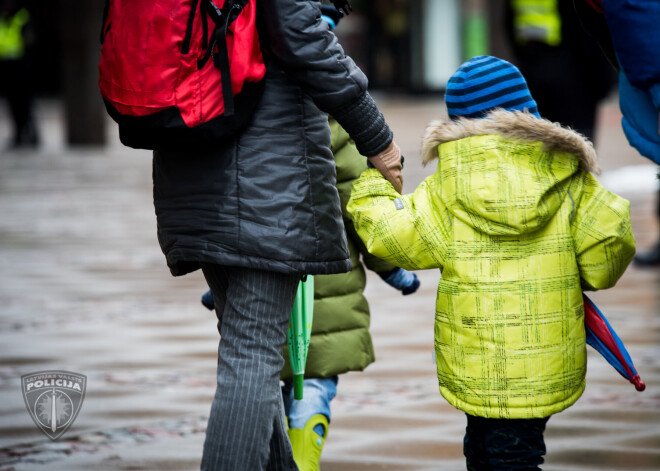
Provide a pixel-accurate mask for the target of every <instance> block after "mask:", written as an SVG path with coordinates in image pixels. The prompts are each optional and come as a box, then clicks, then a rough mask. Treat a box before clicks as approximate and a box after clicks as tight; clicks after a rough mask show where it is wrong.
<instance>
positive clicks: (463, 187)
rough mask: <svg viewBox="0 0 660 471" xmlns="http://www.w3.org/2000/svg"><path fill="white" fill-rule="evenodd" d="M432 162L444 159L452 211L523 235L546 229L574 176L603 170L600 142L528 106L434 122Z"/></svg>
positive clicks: (497, 231) (441, 166) (427, 150)
mask: <svg viewBox="0 0 660 471" xmlns="http://www.w3.org/2000/svg"><path fill="white" fill-rule="evenodd" d="M422 152H423V160H424V163H425V164H427V163H428V162H430V161H431V160H433V159H435V158H436V157H438V158H439V161H438V171H437V176H438V177H439V178H440V181H441V185H440V195H435V196H436V197H439V198H441V199H442V202H443V203H444V205H445V206H446V207H447V208H448V210H449V211H450V213H451V214H452V215H453V216H455V217H457V218H458V219H460V220H462V221H463V222H465V223H467V224H469V225H470V226H472V227H474V228H475V229H476V230H478V231H480V232H484V233H487V234H493V235H517V234H523V233H528V232H531V231H535V230H537V229H539V228H540V227H543V226H544V225H545V224H546V223H547V221H548V220H549V219H550V218H551V217H552V216H553V215H554V214H555V213H556V212H557V210H558V209H559V207H560V206H561V204H562V203H563V201H564V200H565V199H566V198H572V196H571V195H570V194H569V192H568V184H569V182H570V177H571V176H572V175H574V174H575V173H576V172H578V171H579V170H583V171H587V172H593V173H597V172H599V169H598V164H597V159H596V152H595V150H594V147H593V145H592V144H591V142H589V141H588V140H587V139H586V138H585V137H583V136H582V135H580V134H579V133H577V132H575V131H573V130H571V129H569V128H565V127H562V126H560V125H559V124H556V123H553V122H551V121H548V120H545V119H539V118H536V117H535V116H533V115H531V114H529V113H525V112H520V111H513V112H511V111H504V110H495V111H493V112H491V113H490V114H488V115H487V116H486V117H484V118H481V119H465V118H461V119H458V120H456V121H452V122H448V121H434V122H432V123H430V124H429V126H428V127H427V129H426V131H425V133H424V138H423V143H422Z"/></svg>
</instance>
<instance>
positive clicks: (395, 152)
mask: <svg viewBox="0 0 660 471" xmlns="http://www.w3.org/2000/svg"><path fill="white" fill-rule="evenodd" d="M369 162H370V163H371V165H373V166H374V168H375V169H377V170H378V171H379V172H380V173H382V174H383V176H384V177H385V178H387V180H388V181H389V182H390V183H391V184H392V186H394V189H395V190H396V191H397V192H399V193H401V189H402V188H403V175H402V174H401V170H402V168H403V165H402V163H401V150H400V149H399V146H397V145H396V143H395V142H394V141H392V142H390V145H389V146H387V148H386V149H385V150H384V151H382V152H381V153H379V154H376V155H374V156H371V157H369Z"/></svg>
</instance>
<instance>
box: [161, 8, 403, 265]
mask: <svg viewBox="0 0 660 471" xmlns="http://www.w3.org/2000/svg"><path fill="white" fill-rule="evenodd" d="M257 5H258V12H259V15H260V18H261V26H262V28H261V37H262V41H263V43H262V49H263V50H264V55H265V59H266V78H265V84H264V91H263V95H262V97H261V100H260V102H259V105H258V106H257V109H256V111H255V113H254V115H253V117H252V120H251V122H250V124H249V125H248V127H247V128H246V129H245V130H244V131H243V132H242V133H241V134H240V135H237V136H236V137H235V138H234V139H233V140H232V141H231V142H229V143H227V144H225V145H223V146H219V147H218V148H217V149H213V150H212V151H195V150H190V151H187V152H185V153H180V152H178V153H177V152H172V151H168V150H165V149H163V150H159V151H155V152H154V159H153V181H154V205H155V209H156V216H157V221H158V240H159V242H160V245H161V248H162V250H163V252H164V253H165V255H166V257H167V264H168V266H169V267H170V270H171V272H172V274H173V275H175V276H178V275H184V274H186V273H189V272H191V271H194V270H196V269H198V268H199V263H200V262H210V263H217V264H222V265H229V266H244V267H251V268H257V269H264V270H270V271H276V272H281V273H307V274H326V273H340V272H346V271H348V270H349V269H350V268H351V262H350V259H349V253H348V250H347V247H346V236H345V231H344V226H343V222H342V214H341V209H340V204H339V196H338V194H337V189H336V187H335V166H334V162H333V156H332V153H331V152H330V131H329V128H328V119H327V116H326V114H325V113H330V114H332V115H333V116H334V117H335V119H337V121H338V122H339V123H340V124H341V125H342V126H343V127H344V128H345V129H346V130H347V131H348V132H349V134H350V135H351V137H352V138H353V139H354V140H355V142H356V144H357V146H358V149H359V150H360V151H361V153H362V154H363V155H367V156H371V155H375V154H377V153H378V152H380V151H381V150H383V149H385V148H386V147H387V145H388V144H389V143H390V142H391V140H392V133H391V131H390V129H389V128H388V126H387V124H386V123H385V121H384V119H383V116H382V114H381V113H380V111H378V109H377V107H376V105H375V103H374V101H373V99H372V98H371V97H370V95H369V94H368V93H367V79H366V77H365V76H364V74H363V73H362V72H361V71H360V69H358V67H357V66H356V65H355V64H354V63H353V61H352V60H351V59H350V58H349V57H347V56H345V55H344V52H343V50H342V48H341V46H340V45H339V44H338V42H337V39H336V37H335V36H334V34H333V33H332V32H331V31H329V30H328V27H327V25H326V23H325V22H324V21H323V20H322V19H321V18H320V4H319V3H318V2H312V1H307V0H258V1H257Z"/></svg>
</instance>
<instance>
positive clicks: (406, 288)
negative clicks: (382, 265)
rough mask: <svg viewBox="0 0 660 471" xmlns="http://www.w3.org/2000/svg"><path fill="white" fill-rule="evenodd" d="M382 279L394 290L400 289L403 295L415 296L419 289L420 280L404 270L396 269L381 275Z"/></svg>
mask: <svg viewBox="0 0 660 471" xmlns="http://www.w3.org/2000/svg"><path fill="white" fill-rule="evenodd" d="M378 275H380V277H381V278H382V279H383V280H384V281H385V283H387V284H388V285H390V286H392V287H393V288H396V289H398V290H399V291H401V293H403V295H404V296H405V295H407V294H413V293H414V292H415V291H417V288H419V278H417V275H415V274H414V273H413V272H410V271H408V270H404V269H403V268H398V267H397V268H395V269H394V270H392V271H391V272H387V273H379V274H378Z"/></svg>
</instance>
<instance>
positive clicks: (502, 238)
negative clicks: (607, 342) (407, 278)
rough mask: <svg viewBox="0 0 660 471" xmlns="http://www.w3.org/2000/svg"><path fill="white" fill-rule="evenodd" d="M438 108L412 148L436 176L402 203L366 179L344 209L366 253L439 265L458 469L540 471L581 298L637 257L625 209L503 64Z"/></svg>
mask: <svg viewBox="0 0 660 471" xmlns="http://www.w3.org/2000/svg"><path fill="white" fill-rule="evenodd" d="M445 102H446V104H447V111H448V114H449V117H450V118H451V119H452V121H451V122H443V121H436V122H433V123H431V124H430V125H429V127H428V128H427V130H426V132H425V135H424V142H423V154H424V155H423V157H424V161H425V162H430V161H432V160H434V159H438V170H437V172H436V173H435V174H434V175H432V176H430V177H428V178H427V179H425V180H424V182H423V183H422V184H421V185H419V186H418V187H417V189H416V190H415V191H414V193H410V194H404V195H403V196H402V195H400V194H399V193H397V192H396V191H395V190H394V188H392V186H391V185H389V184H388V183H387V182H386V181H385V180H384V179H383V178H382V177H381V176H380V175H379V174H378V172H374V171H370V170H368V171H366V172H364V173H363V174H362V176H361V177H360V178H359V179H358V180H357V181H356V183H355V185H354V186H353V190H352V193H351V200H350V201H349V204H348V210H349V212H350V213H351V214H352V215H353V220H354V223H355V227H356V229H357V231H358V234H359V235H360V237H361V238H362V240H363V241H364V242H365V244H366V246H367V248H368V249H369V251H370V252H371V253H372V254H374V255H376V256H378V257H382V258H384V259H386V260H388V261H390V262H392V263H394V264H396V265H399V266H401V267H403V268H406V269H408V270H420V269H430V268H439V269H440V270H442V279H441V280H440V283H439V284H438V295H437V300H436V317H435V349H436V359H437V370H438V371H437V372H438V383H439V385H440V392H441V393H442V395H443V396H444V397H445V399H447V401H448V402H449V403H450V404H452V405H453V406H454V407H456V408H457V409H459V410H462V411H464V412H465V413H466V415H467V428H466V433H465V438H464V454H465V457H466V460H467V469H468V470H478V471H483V470H490V469H498V470H514V469H520V470H523V469H524V470H537V469H539V468H538V466H539V465H540V464H541V463H543V456H544V454H545V452H546V448H545V440H544V430H545V426H546V422H547V421H548V419H549V417H550V416H552V415H553V414H556V413H559V412H561V411H563V410H564V409H566V408H567V407H570V406H571V405H572V404H574V403H575V401H577V400H578V398H579V397H580V396H581V395H582V392H583V391H584V388H585V377H586V369H587V353H586V336H585V328H584V307H583V298H582V291H583V290H599V289H606V288H610V287H612V286H614V284H615V283H616V282H617V280H618V279H619V277H621V275H622V274H623V272H624V271H625V269H626V267H627V266H628V264H629V263H630V261H631V259H632V257H633V254H634V253H635V240H634V238H633V234H632V230H631V224H630V204H629V203H628V201H626V200H624V199H623V198H620V197H619V196H617V195H615V194H613V193H610V192H609V191H607V190H606V189H605V188H603V186H602V185H600V183H599V182H598V181H597V180H596V178H595V177H594V176H593V175H592V174H591V173H590V172H593V171H597V170H598V164H597V160H596V153H595V151H594V148H593V146H592V144H591V142H590V141H588V140H587V139H585V138H584V137H583V136H581V135H579V134H577V133H576V132H574V131H573V130H571V129H568V128H563V127H560V126H559V125H557V123H553V122H551V121H549V120H545V119H541V117H540V116H539V111H540V110H537V107H536V103H535V101H534V99H533V98H532V96H531V95H530V93H529V90H528V89H527V86H526V84H525V79H524V77H523V76H522V75H521V74H520V72H519V71H518V70H517V69H516V67H515V66H513V65H512V64H510V63H508V62H506V61H503V60H501V59H498V58H495V57H491V56H479V57H474V58H472V59H470V60H469V61H467V62H466V63H465V64H463V65H462V66H461V67H460V68H459V69H458V70H457V71H456V72H455V73H454V75H453V76H452V77H451V78H450V79H449V83H448V85H447V92H446V95H445Z"/></svg>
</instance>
